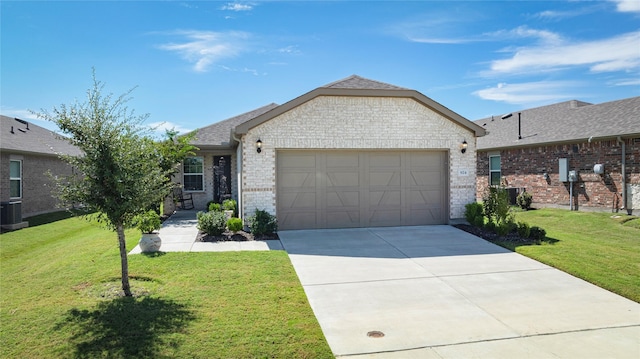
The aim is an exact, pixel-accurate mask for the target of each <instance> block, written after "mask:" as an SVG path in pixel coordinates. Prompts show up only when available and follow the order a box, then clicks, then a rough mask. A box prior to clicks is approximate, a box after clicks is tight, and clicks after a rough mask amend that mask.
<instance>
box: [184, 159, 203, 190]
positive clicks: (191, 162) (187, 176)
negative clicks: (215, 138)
mask: <svg viewBox="0 0 640 359" xmlns="http://www.w3.org/2000/svg"><path fill="white" fill-rule="evenodd" d="M182 173H183V177H184V178H183V179H184V180H183V182H182V183H183V184H184V190H185V191H204V159H203V158H202V157H187V158H186V159H185V160H184V162H183V163H182Z"/></svg>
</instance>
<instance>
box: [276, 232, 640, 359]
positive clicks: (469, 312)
mask: <svg viewBox="0 0 640 359" xmlns="http://www.w3.org/2000/svg"><path fill="white" fill-rule="evenodd" d="M278 234H279V236H280V240H281V242H282V244H283V246H284V249H285V250H286V251H287V252H288V253H289V256H290V258H291V262H292V263H293V266H294V267H295V270H296V272H297V274H298V277H299V278H300V281H301V282H302V285H303V287H304V290H305V292H306V294H307V297H308V298H309V302H310V304H311V307H312V308H313V311H314V313H315V315H316V317H317V318H318V321H319V322H320V326H321V327H322V330H323V332H324V334H325V337H326V338H327V341H328V342H329V345H330V346H331V349H332V350H333V352H334V354H335V355H336V356H338V357H351V356H353V357H357V358H639V357H640V304H638V303H636V302H633V301H631V300H628V299H625V298H623V297H620V296H618V295H616V294H613V293H611V292H608V291H606V290H604V289H601V288H599V287H597V286H594V285H592V284H589V283H587V282H585V281H583V280H580V279H577V278H575V277H573V276H570V275H568V274H566V273H564V272H561V271H559V270H556V269H554V268H551V267H549V266H546V265H544V264H541V263H539V262H537V261H534V260H531V259H529V258H527V257H524V256H521V255H519V254H517V253H512V252H509V251H507V250H505V249H502V248H501V247H498V246H495V245H493V244H491V243H489V242H486V241H484V240H483V239H481V238H478V237H476V236H473V235H470V234H468V233H466V232H463V231H461V230H458V229H456V228H454V227H451V226H422V227H402V228H362V229H340V230H300V231H280V232H279V233H278Z"/></svg>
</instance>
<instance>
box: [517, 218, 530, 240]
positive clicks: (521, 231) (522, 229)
mask: <svg viewBox="0 0 640 359" xmlns="http://www.w3.org/2000/svg"><path fill="white" fill-rule="evenodd" d="M518 235H519V236H520V237H521V238H525V239H526V238H529V236H531V227H529V225H528V224H527V223H525V222H518Z"/></svg>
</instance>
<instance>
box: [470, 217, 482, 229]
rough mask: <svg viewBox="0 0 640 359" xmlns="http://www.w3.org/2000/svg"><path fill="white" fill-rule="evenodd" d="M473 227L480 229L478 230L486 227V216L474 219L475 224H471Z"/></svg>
mask: <svg viewBox="0 0 640 359" xmlns="http://www.w3.org/2000/svg"><path fill="white" fill-rule="evenodd" d="M471 224H472V225H474V226H476V227H478V228H482V227H484V216H478V217H476V218H474V219H473V223H471Z"/></svg>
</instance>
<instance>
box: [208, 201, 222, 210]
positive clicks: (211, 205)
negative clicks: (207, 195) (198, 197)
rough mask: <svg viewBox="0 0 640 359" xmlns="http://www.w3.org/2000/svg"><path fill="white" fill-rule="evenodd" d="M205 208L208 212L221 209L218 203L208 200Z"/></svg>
mask: <svg viewBox="0 0 640 359" xmlns="http://www.w3.org/2000/svg"><path fill="white" fill-rule="evenodd" d="M207 209H208V210H209V212H221V211H222V207H221V206H220V203H216V202H209V205H207Z"/></svg>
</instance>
